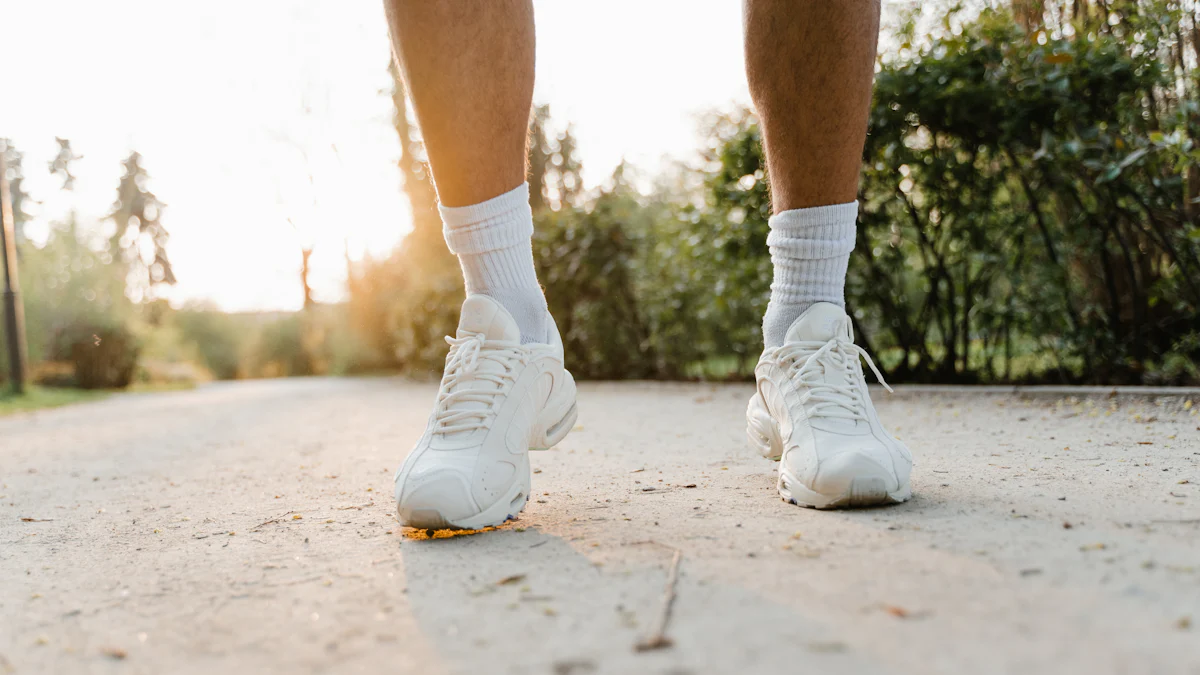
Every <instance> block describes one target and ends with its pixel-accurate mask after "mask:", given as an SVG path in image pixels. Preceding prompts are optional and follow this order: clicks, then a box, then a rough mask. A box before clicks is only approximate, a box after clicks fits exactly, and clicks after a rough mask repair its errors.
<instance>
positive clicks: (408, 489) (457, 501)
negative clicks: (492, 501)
mask: <svg viewBox="0 0 1200 675" xmlns="http://www.w3.org/2000/svg"><path fill="white" fill-rule="evenodd" d="M396 502H397V513H398V515H399V516H400V523H401V524H402V525H407V526H409V527H423V528H434V529H440V528H444V527H451V523H452V522H454V521H458V520H462V519H464V518H469V517H471V516H473V515H475V514H476V513H478V512H479V507H478V505H477V504H476V503H475V500H474V499H473V498H472V497H471V490H470V488H469V487H468V486H467V484H466V482H465V481H464V480H463V479H462V476H461V475H459V473H458V472H455V471H433V472H424V473H421V474H419V475H414V474H408V475H406V476H401V478H400V480H398V481H397V483H396Z"/></svg>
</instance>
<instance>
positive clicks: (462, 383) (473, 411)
mask: <svg viewBox="0 0 1200 675" xmlns="http://www.w3.org/2000/svg"><path fill="white" fill-rule="evenodd" d="M446 342H447V343H448V344H449V345H450V354H449V355H448V356H447V357H446V370H445V372H444V373H443V374H442V383H441V386H440V387H439V389H438V397H437V403H436V405H435V407H434V419H435V422H434V432H435V433H438V434H452V433H456V432H460V431H474V430H476V429H480V428H483V427H485V426H487V424H486V422H487V419H488V418H489V417H490V416H491V415H492V413H493V411H494V406H495V400H496V397H498V396H501V395H503V394H506V393H508V386H509V384H511V383H512V382H513V381H514V373H515V371H516V368H515V367H514V366H516V365H518V364H524V363H526V362H527V360H528V358H529V353H528V350H527V349H523V348H522V347H521V343H519V342H511V341H506V340H487V339H484V337H483V335H482V334H472V335H468V336H467V337H461V338H457V337H450V336H446ZM483 359H486V360H489V361H493V362H495V363H498V364H500V365H501V366H502V367H503V368H504V370H503V371H501V372H489V371H481V370H479V362H480V360H483ZM480 380H482V381H485V382H491V383H493V384H495V385H496V388H495V389H475V388H470V387H468V386H467V385H468V383H470V382H473V381H480ZM463 403H482V404H484V406H485V407H482V408H481V407H475V406H462V405H461V404H463Z"/></svg>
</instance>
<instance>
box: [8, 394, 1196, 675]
mask: <svg viewBox="0 0 1200 675" xmlns="http://www.w3.org/2000/svg"><path fill="white" fill-rule="evenodd" d="M750 391H751V390H750V388H749V387H747V386H708V385H660V384H620V385H616V384H613V385H609V384H599V385H586V386H584V387H583V388H582V391H581V400H580V409H581V415H580V426H579V427H578V428H577V429H576V430H575V432H574V433H573V434H572V435H571V436H570V437H568V439H567V440H566V442H565V443H564V444H563V445H561V446H559V447H558V448H556V449H554V450H551V451H549V452H545V453H538V454H536V455H535V456H534V467H535V470H537V471H538V474H537V475H535V476H534V479H535V494H536V497H535V500H534V501H532V502H531V503H530V505H529V508H528V509H527V511H526V512H525V514H524V516H523V517H522V518H521V519H520V520H519V521H517V522H516V523H513V524H511V525H509V526H508V527H506V528H503V529H501V530H499V531H494V532H488V533H483V534H476V535H470V536H456V537H452V538H437V539H435V540H433V541H429V540H425V538H424V533H411V532H410V533H401V532H400V531H399V529H398V527H397V525H396V521H395V518H394V516H393V508H392V501H391V476H392V471H393V470H394V469H395V467H396V466H397V465H398V463H399V461H400V460H401V458H402V457H403V455H404V454H405V453H406V452H407V450H408V448H409V447H410V445H411V443H412V442H413V441H414V440H415V439H416V438H417V436H418V435H419V434H420V432H421V429H422V428H423V425H424V420H425V415H426V414H427V412H428V406H429V404H430V401H431V398H432V395H433V388H432V386H430V385H416V384H408V383H404V382H401V381H397V380H391V379H367V380H336V379H324V380H291V381H270V382H247V383H237V384H231V385H214V386H210V387H205V388H202V389H199V390H196V391H192V392H179V393H172V394H159V395H144V396H143V395H129V396H120V397H114V398H112V399H109V400H105V401H101V402H97V403H89V404H82V405H78V406H74V407H69V408H64V409H60V410H52V411H46V412H42V413H36V414H32V415H23V416H16V417H10V418H5V419H0V674H3V673H81V672H97V673H110V672H111V673H166V672H172V673H206V674H208V673H214V672H218V673H237V672H279V673H308V672H318V673H353V672H388V673H438V672H445V673H482V672H487V673H555V674H563V673H572V674H584V673H592V672H597V673H600V672H638V673H676V674H678V673H697V674H698V673H719V672H739V673H748V672H771V673H784V672H787V673H800V672H812V673H843V672H848V673H857V672H863V673H877V672H889V673H913V674H918V673H921V674H923V673H954V674H958V673H972V674H979V673H1013V672H1020V673H1056V674H1058V673H1076V672H1079V673H1090V674H1095V673H1131V674H1134V673H1136V674H1139V675H1140V674H1144V673H1200V416H1197V414H1196V410H1197V409H1200V400H1197V401H1196V405H1195V406H1194V407H1191V408H1185V407H1184V398H1183V397H1174V398H1170V397H1168V398H1161V399H1158V400H1157V401H1154V400H1149V401H1146V400H1135V399H1127V398H1117V399H1108V398H1098V399H1089V400H1085V401H1083V402H1081V403H1078V404H1075V403H1073V402H1070V401H1064V400H1062V399H1058V398H1055V399H1048V400H1047V399H1019V398H1016V397H1013V396H1011V395H979V394H963V393H956V392H939V393H936V394H921V393H911V392H910V393H907V394H906V393H904V392H902V393H901V394H899V395H897V396H893V397H884V395H883V394H882V393H880V394H879V395H878V400H880V402H881V403H880V412H881V414H882V416H883V418H884V420H885V421H886V422H887V423H888V424H890V425H891V426H892V427H893V428H895V429H897V433H898V435H900V436H901V437H902V438H903V439H904V440H906V441H907V442H908V443H909V444H910V445H911V446H912V447H913V449H914V451H915V453H916V455H917V468H916V470H915V472H914V490H915V492H916V497H915V498H914V499H913V500H912V501H911V502H909V503H908V504H905V505H902V506H898V507H893V508H887V509H875V510H867V511H856V512H835V513H819V512H815V511H810V510H803V509H798V508H796V507H792V506H789V505H786V504H783V503H782V502H781V501H780V500H779V499H778V497H777V496H776V494H775V491H774V478H773V473H772V471H773V465H771V464H770V463H768V462H767V461H766V460H762V459H760V458H757V457H755V456H753V455H752V454H751V453H750V451H749V450H747V449H746V447H745V444H744V441H743V437H742V434H743V421H742V415H743V411H744V408H745V401H746V398H747V397H748V396H749V393H750ZM674 549H678V550H680V551H682V563H681V566H680V577H679V581H678V584H677V589H676V590H677V593H678V598H677V601H676V603H675V607H674V615H673V618H672V619H671V622H670V624H669V627H668V631H667V634H668V636H669V637H670V638H671V639H673V641H674V647H673V648H669V649H663V650H659V651H652V652H641V653H639V652H636V651H634V649H633V646H634V644H635V643H637V642H638V641H639V640H640V639H642V638H643V637H645V635H646V634H647V633H648V632H649V631H650V630H651V628H652V626H653V624H654V623H655V622H656V621H657V614H658V612H659V606H660V602H661V596H662V593H663V586H664V581H665V579H666V574H667V568H668V565H669V563H670V561H671V558H672V555H673V552H674Z"/></svg>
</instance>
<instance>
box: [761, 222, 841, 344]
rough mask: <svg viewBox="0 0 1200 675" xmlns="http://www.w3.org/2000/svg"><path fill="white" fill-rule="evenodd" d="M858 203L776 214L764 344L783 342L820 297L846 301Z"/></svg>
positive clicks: (769, 243) (837, 302)
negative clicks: (802, 314)
mask: <svg viewBox="0 0 1200 675" xmlns="http://www.w3.org/2000/svg"><path fill="white" fill-rule="evenodd" d="M857 219H858V202H850V203H849V204H834V205H831V206H816V207H813V208H809V209H794V210H792V211H784V212H782V213H777V214H775V215H774V216H771V219H770V220H769V221H768V222H767V224H768V226H769V227H770V228H771V232H770V234H768V235H767V248H768V249H770V251H771V264H772V265H773V266H774V268H775V277H774V279H773V280H772V281H771V300H770V302H769V303H768V304H767V313H766V315H765V316H763V343H764V344H765V346H766V347H768V348H771V347H778V346H780V345H782V344H783V338H784V336H785V335H786V334H787V330H788V328H790V327H791V325H792V322H794V321H795V320H796V319H797V318H798V317H799V316H800V314H801V313H803V312H804V310H806V309H808V308H809V307H811V306H812V305H813V303H817V302H832V303H833V304H835V305H838V306H839V307H845V306H846V300H845V296H844V293H845V289H846V266H847V264H848V263H849V262H850V251H852V250H854V222H855V220H857Z"/></svg>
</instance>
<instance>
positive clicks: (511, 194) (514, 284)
mask: <svg viewBox="0 0 1200 675" xmlns="http://www.w3.org/2000/svg"><path fill="white" fill-rule="evenodd" d="M438 211H440V212H441V214H442V223H443V225H444V227H443V228H442V233H443V234H444V235H445V237H446V245H448V246H449V247H450V252H451V253H454V254H455V255H457V256H458V262H459V264H460V265H461V266H462V271H463V278H464V279H465V280H466V282H467V295H472V294H476V293H479V294H482V295H487V296H490V297H492V298H494V299H495V300H496V301H497V302H499V303H500V304H501V305H502V306H503V307H504V309H506V310H508V313H509V314H511V315H512V317H513V319H514V320H515V321H516V322H517V327H518V328H519V329H520V331H521V342H522V343H528V342H549V341H550V335H549V325H548V321H547V316H549V315H548V313H547V309H546V296H545V294H543V293H542V287H541V286H540V285H538V280H537V271H536V270H535V269H534V267H533V241H532V237H533V212H532V211H531V210H530V208H529V184H528V183H522V184H521V186H520V187H518V188H515V189H513V190H509V191H508V192H505V193H504V194H502V195H500V196H499V197H493V198H492V199H489V200H487V201H485V202H480V203H478V204H472V205H470V206H454V207H449V206H438Z"/></svg>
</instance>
